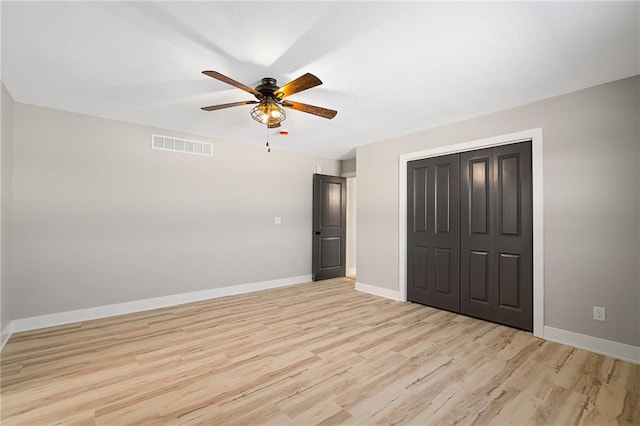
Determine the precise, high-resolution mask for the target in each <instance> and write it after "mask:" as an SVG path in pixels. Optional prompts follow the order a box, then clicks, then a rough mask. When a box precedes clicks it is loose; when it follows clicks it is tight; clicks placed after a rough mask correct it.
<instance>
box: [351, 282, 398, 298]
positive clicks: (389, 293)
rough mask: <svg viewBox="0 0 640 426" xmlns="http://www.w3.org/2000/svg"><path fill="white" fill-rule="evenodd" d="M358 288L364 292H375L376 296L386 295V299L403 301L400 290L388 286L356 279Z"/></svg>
mask: <svg viewBox="0 0 640 426" xmlns="http://www.w3.org/2000/svg"><path fill="white" fill-rule="evenodd" d="M356 290H358V291H361V292H363V293H369V294H373V295H374V296H380V297H384V298H385V299H391V300H397V301H399V302H400V301H402V299H401V298H400V292H399V291H397V290H389V289H388V288H381V287H377V286H375V285H371V284H365V283H361V282H358V281H356Z"/></svg>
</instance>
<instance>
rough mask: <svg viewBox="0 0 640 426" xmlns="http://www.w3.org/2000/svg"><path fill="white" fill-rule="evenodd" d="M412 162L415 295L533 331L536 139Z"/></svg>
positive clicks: (410, 272) (410, 232)
mask: <svg viewBox="0 0 640 426" xmlns="http://www.w3.org/2000/svg"><path fill="white" fill-rule="evenodd" d="M457 161H459V170H458V178H455V177H454V176H453V174H454V170H456V168H455V166H454V164H456V162H457ZM445 169H446V170H447V172H445ZM407 170H408V175H407V188H408V194H407V195H408V197H407V242H408V247H407V298H408V300H410V301H414V302H419V303H423V304H426V305H429V306H434V307H438V308H443V309H448V310H451V311H454V312H460V313H463V314H466V315H471V316H474V317H478V318H482V319H486V320H490V321H494V322H498V323H501V324H506V325H510V326H513V327H518V328H522V329H525V330H529V331H531V330H532V329H533V194H532V175H531V143H530V142H522V143H516V144H510V145H504V146H499V147H494V148H488V149H482V150H476V151H470V152H465V153H461V154H453V155H448V156H445V157H436V158H428V159H424V160H418V161H412V162H409V163H408V164H407ZM445 182H446V184H445ZM447 185H448V187H447ZM456 185H458V186H457V188H458V189H459V193H458V194H456V191H457V190H456ZM445 206H446V208H445ZM456 212H457V213H456ZM445 213H446V215H445ZM445 217H446V218H447V220H446V221H445V220H444V218H445ZM458 226H459V229H458V230H456V229H457V228H456V227H458ZM445 231H448V232H445ZM445 236H446V238H445ZM456 253H457V254H456ZM438 256H440V258H438ZM447 267H450V268H451V269H450V270H447V269H446V268H447ZM455 268H458V269H456V270H453V269H455ZM445 270H447V272H446V275H443V271H445ZM445 276H446V280H445V279H443V277H445ZM445 282H446V283H447V285H444V284H443V283H445ZM443 290H446V292H445V291H443ZM445 295H446V296H448V297H445Z"/></svg>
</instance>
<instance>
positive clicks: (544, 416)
mask: <svg viewBox="0 0 640 426" xmlns="http://www.w3.org/2000/svg"><path fill="white" fill-rule="evenodd" d="M353 287H354V282H353V280H351V279H347V278H339V279H333V280H326V281H320V282H315V283H311V284H306V285H301V286H292V287H285V288H279V289H273V290H266V291H260V292H255V293H250V294H244V295H236V296H230V297H224V298H220V299H213V300H206V301H200V302H196V303H191V304H185V305H180V306H174V307H169V308H164V309H157V310H153V311H148V312H139V313H135V314H130V315H123V316H119V317H112V318H105V319H101V320H96V321H87V322H83V323H78V324H69V325H64V326H60V327H53V328H49V329H44V330H36V331H30V332H25V333H19V334H16V335H14V336H12V338H11V339H10V341H9V342H8V343H7V345H6V347H5V349H4V351H3V352H2V356H1V358H2V359H1V364H0V367H1V371H0V380H1V382H0V403H1V416H0V420H1V423H2V424H3V425H17V424H28V425H48V424H98V425H113V424H134V423H135V424H158V425H159V424H194V425H201V424H206V425H215V424H224V425H229V424H232V425H233V424H251V425H253V424H264V425H289V424H292V425H312V424H320V425H338V424H346V425H362V424H367V425H368V424H384V425H388V424H405V425H430V424H454V423H455V424H480V425H484V424H519V425H520V424H536V425H539V424H552V425H555V424H558V425H564V424H584V425H587V424H625V425H637V424H640V366H638V365H634V364H631V363H628V362H624V361H620V360H616V359H613V358H608V357H604V356H601V355H596V354H592V353H589V352H586V351H583V350H579V349H575V348H570V347H567V346H563V345H560V344H557V343H553V342H548V341H543V340H540V339H537V338H535V337H533V336H532V335H531V334H530V333H526V332H522V331H519V330H515V329H512V328H508V327H504V326H501V325H496V324H492V323H488V322H485V321H481V320H477V319H474V318H470V317H466V316H461V315H456V314H453V313H450V312H446V311H441V310H437V309H433V308H430V307H426V306H421V305H417V304H412V303H400V302H394V301H391V300H388V299H382V298H379V297H376V296H372V295H369V294H364V293H360V292H356V291H355V290H354V288H353Z"/></svg>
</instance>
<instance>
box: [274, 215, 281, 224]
mask: <svg viewBox="0 0 640 426" xmlns="http://www.w3.org/2000/svg"><path fill="white" fill-rule="evenodd" d="M273 223H274V224H276V225H280V224H281V223H282V218H281V217H280V216H276V217H274V218H273Z"/></svg>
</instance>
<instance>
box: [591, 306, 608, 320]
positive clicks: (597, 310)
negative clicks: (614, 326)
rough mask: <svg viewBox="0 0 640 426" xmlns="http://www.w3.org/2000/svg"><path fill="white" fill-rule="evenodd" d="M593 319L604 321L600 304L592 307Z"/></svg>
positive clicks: (603, 311)
mask: <svg viewBox="0 0 640 426" xmlns="http://www.w3.org/2000/svg"><path fill="white" fill-rule="evenodd" d="M593 319H594V320H597V321H605V310H604V308H603V307H602V306H594V307H593Z"/></svg>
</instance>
